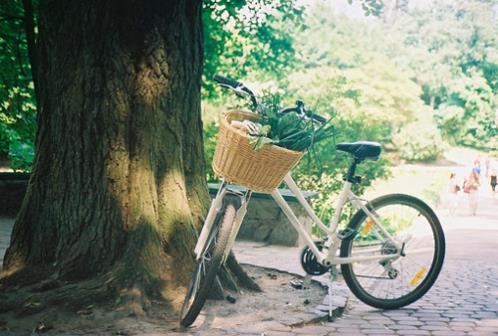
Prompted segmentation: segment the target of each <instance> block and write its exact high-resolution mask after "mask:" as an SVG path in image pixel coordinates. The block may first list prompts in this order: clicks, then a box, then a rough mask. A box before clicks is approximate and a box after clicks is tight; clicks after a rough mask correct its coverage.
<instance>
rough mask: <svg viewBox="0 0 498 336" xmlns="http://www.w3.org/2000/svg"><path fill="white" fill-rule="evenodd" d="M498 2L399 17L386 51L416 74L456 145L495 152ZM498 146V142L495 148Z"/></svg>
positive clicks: (438, 5) (477, 1)
mask: <svg viewBox="0 0 498 336" xmlns="http://www.w3.org/2000/svg"><path fill="white" fill-rule="evenodd" d="M497 6H498V2H497V1H494V0H490V1H488V0H472V1H453V2H440V1H437V2H436V1H435V2H434V3H433V4H432V5H431V7H429V8H425V9H419V10H415V11H411V12H404V13H402V14H400V15H398V17H397V20H396V22H394V23H393V24H392V25H391V26H390V27H388V28H387V31H386V33H387V34H389V36H390V39H389V41H388V43H387V44H385V45H386V46H388V48H387V49H386V51H387V52H388V54H389V55H390V57H392V58H393V59H394V60H395V62H396V64H397V65H398V66H400V67H401V68H402V69H405V70H407V71H410V72H411V74H412V75H411V76H412V78H413V79H414V81H415V82H416V83H417V84H419V85H420V86H421V88H422V90H423V95H422V98H423V99H424V101H425V102H426V104H427V105H429V106H431V107H432V108H434V109H435V113H436V118H437V121H438V124H439V127H440V129H441V130H442V132H443V134H444V135H445V136H446V138H447V139H448V140H450V141H451V142H453V143H456V144H462V145H468V146H474V147H478V148H486V147H488V148H491V147H492V146H493V145H492V144H491V143H490V141H492V140H493V139H495V138H496V136H497V135H498V131H497V128H496V126H495V125H494V123H493V116H494V110H495V109H496V107H497V106H498V101H497V99H496V96H497V94H498V86H497V78H498V58H497V56H496V55H498V38H497V36H498V24H497V22H498V18H497V15H498V14H497V13H498V11H497V8H498V7H497ZM496 145H498V144H496V143H495V146H496Z"/></svg>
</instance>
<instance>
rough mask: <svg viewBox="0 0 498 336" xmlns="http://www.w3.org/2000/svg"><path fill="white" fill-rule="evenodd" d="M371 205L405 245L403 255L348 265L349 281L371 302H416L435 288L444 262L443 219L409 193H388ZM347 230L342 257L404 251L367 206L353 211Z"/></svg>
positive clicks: (385, 304)
mask: <svg viewBox="0 0 498 336" xmlns="http://www.w3.org/2000/svg"><path fill="white" fill-rule="evenodd" d="M367 206H368V208H369V210H370V211H371V212H372V214H373V215H374V216H377V218H378V219H379V221H380V223H382V226H383V227H384V229H386V230H387V232H388V233H389V234H390V235H391V237H393V240H394V241H395V242H397V243H398V244H399V245H401V246H402V247H401V250H402V254H401V256H399V257H397V258H394V259H384V260H380V261H379V260H375V261H365V262H361V263H360V262H358V263H353V264H343V265H341V270H342V273H343V276H344V280H345V281H346V284H347V285H348V287H349V288H350V290H351V291H352V292H353V294H354V295H355V296H356V297H357V298H358V299H359V300H361V301H363V302H364V303H366V304H368V305H370V306H373V307H376V308H380V309H397V308H400V307H403V306H406V305H408V304H411V303H413V302H415V301H417V300H418V299H420V298H421V297H422V296H423V295H424V294H425V293H426V292H427V291H428V290H429V289H430V288H431V287H432V285H433V284H434V282H435V281H436V279H437V277H438V275H439V272H440V271H441V267H442V265H443V261H444V254H445V239H444V233H443V230H442V228H441V224H440V223H439V219H438V218H437V216H436V214H435V213H434V212H433V211H432V209H431V208H430V207H429V206H428V205H427V204H425V203H424V202H423V201H421V200H420V199H418V198H415V197H413V196H408V195H401V194H393V195H386V196H383V197H380V198H377V199H375V200H373V201H372V202H371V203H369V204H368V205H367ZM348 230H349V231H350V232H353V234H351V236H350V237H348V238H346V239H344V240H343V242H342V244H341V250H340V255H341V257H355V256H360V255H362V254H363V255H365V254H369V255H371V254H375V253H377V254H379V255H389V254H391V255H392V254H396V253H398V252H399V248H397V247H396V244H394V243H393V241H391V240H390V239H388V238H387V237H386V235H385V234H382V230H381V229H379V228H378V227H377V225H376V224H374V221H373V220H372V219H371V218H369V217H368V216H367V215H366V213H365V212H364V211H363V210H360V211H358V212H357V213H356V214H355V215H354V216H353V218H352V220H351V222H350V223H349V225H348ZM403 242H404V244H403Z"/></svg>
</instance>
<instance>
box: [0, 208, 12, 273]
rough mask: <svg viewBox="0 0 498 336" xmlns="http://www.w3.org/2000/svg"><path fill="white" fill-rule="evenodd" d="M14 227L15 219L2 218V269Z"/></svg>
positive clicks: (0, 252) (0, 257) (0, 263)
mask: <svg viewBox="0 0 498 336" xmlns="http://www.w3.org/2000/svg"><path fill="white" fill-rule="evenodd" d="M13 225H14V219H13V218H10V217H0V269H2V265H3V256H4V254H5V250H6V249H7V247H8V246H9V242H10V233H11V231H12V226H13Z"/></svg>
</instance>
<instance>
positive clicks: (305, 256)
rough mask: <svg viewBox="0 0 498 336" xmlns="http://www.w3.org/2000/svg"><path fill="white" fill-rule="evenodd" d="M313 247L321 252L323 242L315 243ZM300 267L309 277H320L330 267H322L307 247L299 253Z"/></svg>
mask: <svg viewBox="0 0 498 336" xmlns="http://www.w3.org/2000/svg"><path fill="white" fill-rule="evenodd" d="M315 245H316V247H317V248H318V250H319V251H322V249H323V241H321V240H320V241H315ZM301 266H302V267H303V269H304V271H305V272H306V273H308V274H309V275H322V274H325V273H327V272H328V270H329V269H330V267H327V266H324V265H322V264H320V263H319V262H318V260H317V259H316V257H315V255H314V254H313V251H311V249H310V247H309V246H305V247H304V248H303V251H302V252H301Z"/></svg>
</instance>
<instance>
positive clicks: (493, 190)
mask: <svg viewBox="0 0 498 336" xmlns="http://www.w3.org/2000/svg"><path fill="white" fill-rule="evenodd" d="M489 184H490V186H491V197H493V198H495V195H496V168H494V167H493V168H491V171H490V173H489Z"/></svg>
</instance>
